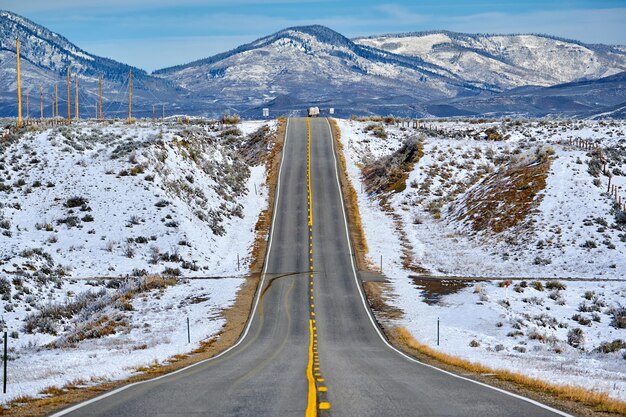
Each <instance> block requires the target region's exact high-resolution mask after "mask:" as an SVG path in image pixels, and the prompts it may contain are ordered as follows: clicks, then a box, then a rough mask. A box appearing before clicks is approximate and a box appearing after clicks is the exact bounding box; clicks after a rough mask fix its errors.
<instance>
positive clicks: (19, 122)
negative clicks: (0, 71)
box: [15, 39, 22, 127]
mask: <svg viewBox="0 0 626 417" xmlns="http://www.w3.org/2000/svg"><path fill="white" fill-rule="evenodd" d="M15 53H16V55H17V127H22V79H21V73H20V40H19V39H15Z"/></svg>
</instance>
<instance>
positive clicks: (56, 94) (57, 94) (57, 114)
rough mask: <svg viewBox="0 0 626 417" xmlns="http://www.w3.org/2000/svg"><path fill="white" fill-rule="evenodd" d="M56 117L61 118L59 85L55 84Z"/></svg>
mask: <svg viewBox="0 0 626 417" xmlns="http://www.w3.org/2000/svg"><path fill="white" fill-rule="evenodd" d="M54 99H55V100H54V102H55V104H54V106H53V107H54V117H59V83H55V84H54Z"/></svg>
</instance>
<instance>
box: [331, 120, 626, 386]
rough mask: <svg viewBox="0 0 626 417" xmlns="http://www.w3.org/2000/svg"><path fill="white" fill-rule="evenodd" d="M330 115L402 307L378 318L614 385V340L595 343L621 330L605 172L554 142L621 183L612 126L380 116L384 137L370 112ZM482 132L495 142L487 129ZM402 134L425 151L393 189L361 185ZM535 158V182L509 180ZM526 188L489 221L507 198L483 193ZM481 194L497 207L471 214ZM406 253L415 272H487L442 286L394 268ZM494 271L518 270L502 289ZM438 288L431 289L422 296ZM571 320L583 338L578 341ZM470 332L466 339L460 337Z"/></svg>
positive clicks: (619, 143)
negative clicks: (382, 191)
mask: <svg viewBox="0 0 626 417" xmlns="http://www.w3.org/2000/svg"><path fill="white" fill-rule="evenodd" d="M338 123H339V126H340V128H341V132H342V141H343V144H344V152H345V155H346V160H347V169H348V175H349V177H350V179H351V181H352V182H353V184H354V186H355V189H356V190H357V192H358V202H359V207H360V211H361V217H362V224H363V228H364V231H365V236H366V239H367V244H368V248H369V257H370V262H371V263H372V265H378V263H379V262H380V257H381V256H382V257H383V264H384V266H383V269H384V272H385V275H386V276H387V277H388V278H389V280H390V282H391V283H392V285H393V293H394V295H395V297H394V298H393V301H392V303H393V304H394V305H395V306H396V307H398V308H400V309H401V310H403V311H404V316H403V318H401V319H399V320H397V321H396V322H394V323H391V325H404V326H406V327H407V328H408V329H409V330H410V331H411V333H412V334H413V335H414V336H415V337H416V338H417V339H418V340H420V341H422V342H424V343H427V344H429V345H431V346H433V347H435V348H438V349H440V350H441V351H443V352H446V353H451V354H454V355H457V356H460V357H464V358H467V359H469V360H472V361H476V362H481V363H484V364H486V365H489V366H492V367H494V368H505V369H510V370H513V371H517V372H522V373H525V374H528V375H531V376H535V377H539V378H545V379H547V380H550V381H552V382H556V383H563V384H570V383H571V384H577V385H581V386H584V387H586V388H591V389H599V390H602V391H606V392H608V393H609V394H610V395H611V396H613V397H616V398H624V397H625V396H626V360H624V359H626V343H625V344H623V345H622V344H620V343H616V344H615V345H614V346H613V347H612V348H609V347H607V346H606V345H605V346H604V350H614V351H613V352H610V353H602V352H600V351H599V349H602V347H601V346H602V344H603V343H606V342H613V341H614V340H618V339H620V340H622V341H626V330H625V329H624V328H620V327H619V326H617V324H616V321H615V316H616V314H617V315H619V312H620V311H623V309H624V307H626V303H625V302H624V296H625V295H626V281H625V280H624V277H625V276H626V255H625V254H626V224H624V220H626V219H624V218H618V216H619V215H620V214H619V213H618V212H616V211H615V207H614V206H613V200H612V199H611V198H610V197H609V195H608V194H606V188H607V185H608V177H607V176H605V175H603V174H600V175H598V176H594V170H593V169H592V168H591V166H590V164H591V165H593V161H592V154H590V153H589V151H587V150H583V149H580V148H578V147H575V146H570V145H568V144H567V143H568V141H569V139H570V138H573V139H576V138H581V139H585V140H591V141H593V142H596V143H598V144H600V146H601V147H602V148H603V149H604V151H605V152H604V155H605V156H606V157H607V159H608V160H609V163H608V167H609V170H610V171H611V172H612V182H613V183H614V184H615V183H616V184H619V185H621V186H622V187H623V188H624V186H625V185H626V181H625V180H626V177H625V176H624V173H623V171H624V169H625V167H626V124H625V123H623V122H595V121H567V120H562V121H543V120H538V121H501V122H488V121H485V122H482V121H480V122H477V121H432V122H430V121H429V122H426V123H425V125H423V126H422V129H418V130H414V129H412V128H400V127H397V126H388V125H385V126H384V128H385V130H386V133H387V138H384V139H383V138H377V137H375V135H374V133H375V130H374V129H371V128H368V126H369V125H371V124H372V122H368V121H352V120H350V121H348V120H338ZM489 129H492V130H489ZM494 130H495V131H496V132H497V133H498V134H500V135H501V136H502V139H503V140H499V141H493V140H486V136H487V134H488V133H490V132H494ZM409 137H415V138H417V139H418V140H419V141H421V142H422V143H423V151H424V156H423V157H421V159H420V160H419V161H418V162H417V163H416V164H415V166H414V167H413V169H412V170H411V171H410V173H409V175H408V179H407V181H406V188H404V189H398V190H399V191H398V190H396V191H397V192H391V193H388V194H386V195H374V194H369V195H368V193H367V192H366V191H367V190H368V184H367V181H365V180H364V178H363V176H362V174H363V173H362V169H366V168H367V167H368V166H371V165H372V163H373V162H374V161H376V160H377V159H378V158H381V157H385V156H388V155H391V154H393V153H394V152H395V151H396V150H398V149H400V148H401V146H402V144H403V142H404V141H405V140H406V139H407V138H409ZM537 155H542V156H547V157H548V158H547V159H546V158H544V159H543V161H546V160H548V159H549V161H550V162H547V165H542V166H544V167H548V168H547V170H546V173H545V176H544V177H545V186H541V184H542V182H541V179H540V178H539V177H540V175H538V174H536V173H535V174H533V176H532V178H530V180H529V182H528V184H524V186H521V187H520V186H519V184H516V183H514V182H513V180H514V179H515V178H516V176H517V175H518V173H519V172H518V171H515V170H513V168H515V167H518V166H519V167H522V168H521V170H522V171H521V172H524V170H528V169H532V168H536V167H537V166H539V165H540V164H541V162H533V161H535V159H537V160H538V161H539V160H540V158H538V157H537ZM494 180H500V182H499V183H498V184H499V185H498V187H494V188H489V184H490V181H494ZM507 187H509V188H512V190H507ZM528 187H531V188H532V187H537V192H536V193H531V194H530V197H529V198H530V200H529V201H530V203H529V204H527V205H526V206H524V207H526V208H529V209H528V210H527V213H526V215H525V216H521V217H522V218H521V219H520V221H519V222H517V223H515V224H513V225H511V226H510V227H505V228H504V230H501V228H500V227H501V225H502V224H505V223H506V222H505V220H507V219H506V218H504V216H508V215H509V213H507V211H506V210H507V208H508V206H507V205H508V204H509V203H510V202H509V201H508V200H507V201H506V202H505V201H494V200H496V199H498V198H499V197H500V196H501V195H504V194H503V193H504V192H506V191H512V195H513V197H512V198H511V197H510V194H511V193H509V194H508V195H509V197H507V198H511V199H512V201H513V202H514V203H515V204H520V207H522V205H521V202H520V201H519V200H522V199H521V198H520V197H519V194H516V193H517V192H521V191H523V190H525V189H526V188H528ZM623 188H622V189H623ZM382 197H384V200H385V201H386V204H385V205H381V198H382ZM622 198H623V197H622ZM493 204H496V207H497V209H496V210H491V211H483V208H484V207H486V206H489V205H493ZM477 207H478V208H477ZM485 216H491V217H493V218H490V219H485ZM485 224H487V226H485ZM407 252H408V253H409V254H410V256H411V258H412V265H417V266H419V267H421V268H423V269H424V270H426V271H427V274H428V275H434V276H440V277H442V278H443V277H485V278H493V279H492V280H489V281H467V282H465V283H464V284H463V283H459V282H458V281H454V282H452V283H451V284H449V285H444V290H443V291H441V288H439V289H437V288H435V287H438V285H433V284H431V283H429V282H428V281H424V280H423V279H422V280H420V279H419V278H418V274H417V273H416V272H415V269H414V270H413V271H409V270H407V269H405V267H404V266H403V262H402V260H401V259H400V254H402V253H405V254H406V253H407ZM404 264H405V265H406V262H405V263H404ZM502 278H518V280H515V281H512V283H511V286H510V287H509V288H508V290H507V289H505V288H504V287H500V285H501V283H502V282H504V281H503V280H502ZM524 278H525V280H522V279H524ZM548 278H559V280H560V282H561V283H562V284H563V286H564V287H565V288H563V289H557V288H555V286H558V285H557V284H554V283H552V284H549V280H548ZM581 279H585V280H581ZM522 281H523V282H522ZM448 282H449V281H448ZM535 282H539V283H541V286H540V285H539V284H535ZM548 284H549V285H550V286H552V288H551V289H546V287H547V286H548ZM437 291H440V292H442V293H441V294H439V295H435V297H434V299H433V298H432V293H433V292H435V293H436V292H437ZM592 292H593V293H592ZM622 314H624V313H622ZM625 316H626V314H625ZM437 317H439V318H440V320H441V337H442V339H441V345H440V346H439V347H437V346H434V345H436V326H437ZM577 328H580V329H581V331H582V336H583V337H582V338H581V341H580V343H578V344H577V343H575V340H574V339H576V336H577V335H578V336H580V334H581V332H579V331H578V330H575V329H577ZM474 340H475V341H476V342H475V343H472V345H478V346H474V347H472V346H470V342H472V341H474ZM568 340H569V342H571V343H568ZM573 345H574V346H573Z"/></svg>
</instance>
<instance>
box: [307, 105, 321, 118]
mask: <svg viewBox="0 0 626 417" xmlns="http://www.w3.org/2000/svg"><path fill="white" fill-rule="evenodd" d="M308 115H309V117H318V116H319V115H320V108H319V107H309V111H308Z"/></svg>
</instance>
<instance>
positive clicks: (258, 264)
mask: <svg viewBox="0 0 626 417" xmlns="http://www.w3.org/2000/svg"><path fill="white" fill-rule="evenodd" d="M285 126H286V120H285V119H279V127H278V130H277V132H276V135H275V136H274V139H273V141H274V146H273V148H272V151H271V152H270V154H269V156H268V157H267V162H266V163H267V168H268V173H267V178H266V184H267V186H268V188H269V190H270V191H269V207H268V209H267V210H265V211H263V212H262V213H261V215H260V216H259V220H258V222H257V225H256V239H255V244H254V247H253V250H252V259H253V261H252V264H251V271H252V274H251V276H250V277H248V278H247V279H246V281H245V283H244V284H243V285H242V286H241V287H240V288H239V291H238V292H237V295H236V298H235V302H234V303H233V305H232V306H231V307H230V308H227V309H224V310H223V311H222V312H221V315H222V316H223V318H224V319H225V324H224V326H223V327H222V329H221V330H220V331H219V332H218V333H217V334H216V335H215V336H213V337H211V338H210V339H208V340H206V341H204V342H202V343H201V345H200V346H199V347H198V348H197V349H195V350H194V351H193V352H191V353H189V354H183V355H176V356H174V357H172V358H170V359H169V360H168V362H167V363H166V364H155V365H152V366H146V367H142V368H138V369H137V371H138V372H141V373H139V374H137V375H134V376H132V377H130V378H128V379H126V380H124V381H102V380H93V381H74V382H72V383H70V384H67V385H65V386H63V387H61V388H54V389H53V388H48V389H47V390H46V393H47V394H48V395H50V397H47V398H40V399H37V398H32V397H21V398H16V399H15V400H13V401H11V403H10V404H9V405H10V408H9V409H3V408H0V416H7V417H39V416H44V415H47V414H50V413H51V412H53V411H55V410H59V409H61V408H64V407H68V406H70V405H72V404H75V403H78V402H81V401H85V400H88V399H90V398H94V397H96V396H98V395H100V394H103V393H105V392H107V391H111V390H114V389H116V388H119V387H121V386H123V385H127V384H130V383H133V382H138V381H145V380H147V379H151V378H154V377H156V376H160V375H165V374H167V373H170V372H173V371H176V370H178V369H181V368H184V367H186V366H189V365H192V364H194V363H197V362H200V361H202V360H205V359H209V358H212V357H214V356H216V355H218V354H219V353H220V352H223V351H224V350H226V349H228V348H229V347H230V346H232V345H233V344H235V343H236V342H237V340H238V339H239V337H240V335H241V333H242V332H243V329H244V328H245V326H246V323H247V322H248V318H249V315H250V311H251V308H252V303H253V301H254V297H255V295H256V292H257V288H258V284H259V281H260V271H261V270H262V268H263V264H264V262H265V251H266V250H267V235H268V233H269V228H270V225H271V218H272V213H273V207H274V206H273V201H274V196H275V191H276V182H277V177H278V169H279V166H280V155H281V150H282V144H283V142H284V135H285ZM86 384H95V385H92V386H85V385H86Z"/></svg>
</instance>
